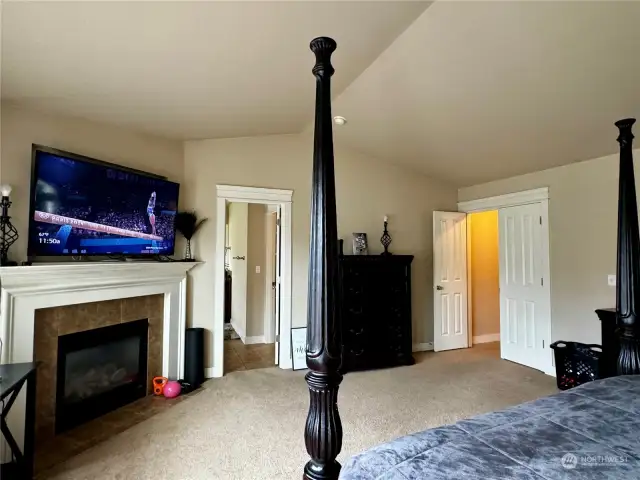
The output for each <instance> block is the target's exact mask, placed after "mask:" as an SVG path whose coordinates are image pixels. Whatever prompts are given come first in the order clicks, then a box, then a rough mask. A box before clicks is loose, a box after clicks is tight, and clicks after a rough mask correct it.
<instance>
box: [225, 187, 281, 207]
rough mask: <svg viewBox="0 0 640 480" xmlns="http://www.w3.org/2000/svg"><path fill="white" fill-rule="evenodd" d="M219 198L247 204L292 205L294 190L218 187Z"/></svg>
mask: <svg viewBox="0 0 640 480" xmlns="http://www.w3.org/2000/svg"><path fill="white" fill-rule="evenodd" d="M216 192H217V194H218V198H220V197H222V198H226V199H227V201H228V202H245V203H263V204H270V203H283V202H289V203H291V202H292V200H291V197H292V196H293V190H280V189H276V188H259V187H241V186H237V185H216Z"/></svg>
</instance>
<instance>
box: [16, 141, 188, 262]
mask: <svg viewBox="0 0 640 480" xmlns="http://www.w3.org/2000/svg"><path fill="white" fill-rule="evenodd" d="M179 187H180V185H178V184H177V183H173V182H169V181H166V180H164V179H162V178H159V177H154V176H148V175H145V174H143V173H140V172H137V171H131V170H126V169H123V168H119V167H117V166H115V165H111V164H107V163H103V162H99V161H93V160H91V159H87V158H85V157H80V156H77V155H73V154H67V153H65V152H59V151H54V150H51V149H46V148H41V147H37V146H35V145H34V151H33V177H32V185H31V212H30V225H29V249H28V250H29V255H31V256H48V255H171V254H172V253H173V250H174V243H175V226H174V220H175V215H176V209H177V205H178V190H179Z"/></svg>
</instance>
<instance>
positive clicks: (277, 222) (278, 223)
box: [276, 218, 280, 226]
mask: <svg viewBox="0 0 640 480" xmlns="http://www.w3.org/2000/svg"><path fill="white" fill-rule="evenodd" d="M276 225H277V226H280V219H279V218H278V219H276Z"/></svg>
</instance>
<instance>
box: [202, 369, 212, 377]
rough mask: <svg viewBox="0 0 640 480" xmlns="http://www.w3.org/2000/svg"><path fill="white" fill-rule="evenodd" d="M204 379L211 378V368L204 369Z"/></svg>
mask: <svg viewBox="0 0 640 480" xmlns="http://www.w3.org/2000/svg"><path fill="white" fill-rule="evenodd" d="M204 378H213V367H206V368H205V369H204Z"/></svg>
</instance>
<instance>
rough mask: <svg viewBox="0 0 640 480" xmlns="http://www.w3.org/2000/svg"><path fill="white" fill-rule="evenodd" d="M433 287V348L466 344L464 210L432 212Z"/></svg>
mask: <svg viewBox="0 0 640 480" xmlns="http://www.w3.org/2000/svg"><path fill="white" fill-rule="evenodd" d="M433 287H434V295H433V296H434V298H433V306H434V317H433V324H434V332H433V349H434V350H435V351H436V352H440V351H442V350H452V349H454V348H467V347H468V346H469V336H468V333H467V332H468V321H467V214H466V213H460V212H433Z"/></svg>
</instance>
